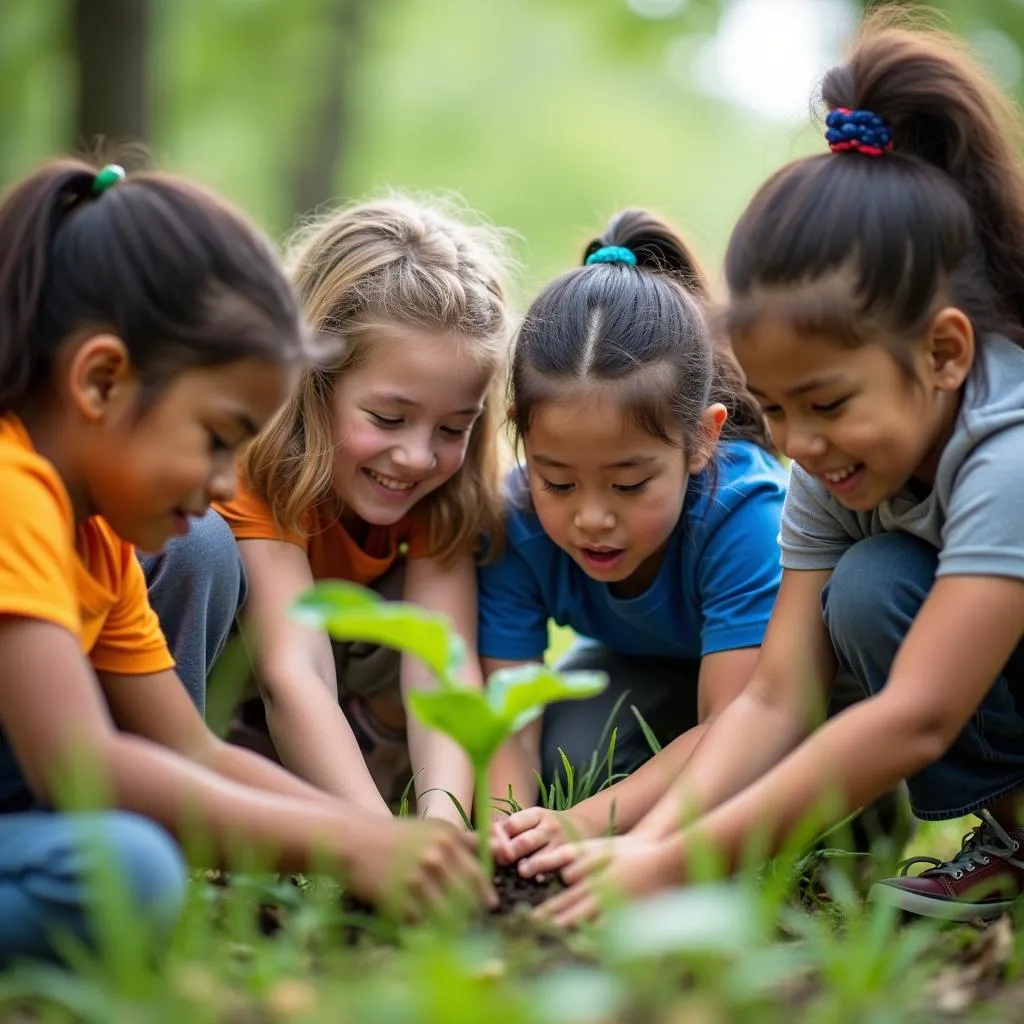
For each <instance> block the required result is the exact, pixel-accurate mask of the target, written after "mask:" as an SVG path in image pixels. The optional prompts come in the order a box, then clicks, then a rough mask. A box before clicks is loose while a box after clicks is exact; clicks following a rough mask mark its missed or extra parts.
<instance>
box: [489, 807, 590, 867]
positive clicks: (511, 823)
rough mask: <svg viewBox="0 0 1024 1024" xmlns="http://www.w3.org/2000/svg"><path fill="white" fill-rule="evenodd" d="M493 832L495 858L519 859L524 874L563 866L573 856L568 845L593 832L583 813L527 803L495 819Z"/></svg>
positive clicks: (504, 861) (513, 861)
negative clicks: (569, 852) (507, 814)
mask: <svg viewBox="0 0 1024 1024" xmlns="http://www.w3.org/2000/svg"><path fill="white" fill-rule="evenodd" d="M491 834H492V842H493V847H494V859H495V861H497V863H499V864H516V863H517V862H518V870H519V874H520V875H522V876H523V877H524V878H533V877H535V876H536V875H539V874H548V873H550V872H553V871H558V870H560V869H561V868H562V867H564V866H565V865H566V864H568V863H569V861H570V860H571V859H572V856H571V855H568V854H567V853H566V850H565V847H566V846H567V845H568V844H569V843H571V842H574V841H576V840H581V839H591V838H593V836H594V832H593V830H592V829H591V828H590V827H589V826H588V825H587V824H586V822H584V821H582V820H581V816H580V815H576V814H573V813H572V811H549V810H547V809H546V808H544V807H527V808H525V809H524V810H522V811H516V813H515V814H510V815H509V816H508V817H507V818H502V819H500V820H498V821H495V822H494V825H493V827H492V830H491Z"/></svg>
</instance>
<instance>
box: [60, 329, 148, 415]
mask: <svg viewBox="0 0 1024 1024" xmlns="http://www.w3.org/2000/svg"><path fill="white" fill-rule="evenodd" d="M67 382H68V397H69V398H70V399H71V402H72V404H73V405H74V407H75V409H76V410H77V411H78V412H79V414H80V415H81V416H82V417H83V419H85V420H86V421H87V422H89V423H99V422H102V421H103V420H104V419H107V418H109V416H110V415H111V414H112V413H114V412H116V411H118V410H119V409H120V408H122V407H124V406H126V405H127V404H129V403H133V402H134V401H135V398H136V397H137V395H138V387H139V384H138V378H137V377H136V375H135V371H134V369H133V367H132V361H131V357H130V356H129V355H128V349H127V347H126V346H125V343H124V342H123V341H122V340H121V339H120V338H119V337H117V335H116V334H94V335H92V336H90V337H88V338H86V339H85V341H83V342H81V344H80V345H79V346H78V347H77V348H76V349H75V350H74V352H73V353H72V355H71V360H70V364H69V366H68V375H67Z"/></svg>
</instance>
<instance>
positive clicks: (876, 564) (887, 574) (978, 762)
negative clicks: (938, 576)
mask: <svg viewBox="0 0 1024 1024" xmlns="http://www.w3.org/2000/svg"><path fill="white" fill-rule="evenodd" d="M937 566H938V551H937V550H936V549H935V548H934V547H932V546H931V545H930V544H927V543H925V542H924V541H921V540H918V539H917V538H916V537H912V536H910V535H909V534H905V533H886V534H879V535H877V536H874V537H869V538H867V539H866V540H862V541H858V542H857V543H856V544H854V545H853V547H851V548H849V549H848V550H847V551H846V553H845V554H844V555H843V557H842V558H841V559H840V560H839V563H838V564H837V565H836V567H835V570H834V571H833V573H832V576H831V578H830V580H829V582H828V584H827V585H826V587H825V589H824V591H823V593H822V614H823V616H824V620H825V624H826V626H827V628H828V631H829V634H830V636H831V638H832V644H833V646H834V647H835V650H836V655H837V657H838V658H839V662H840V664H841V665H842V667H843V668H844V669H845V670H846V671H847V672H849V673H850V674H852V675H853V676H855V677H856V678H857V679H858V680H859V681H860V683H861V685H862V686H863V687H864V688H865V690H866V691H867V692H868V693H871V694H875V693H878V692H879V691H880V690H881V689H882V687H883V686H884V685H885V683H886V680H887V679H888V677H889V672H890V669H891V668H892V664H893V662H894V661H895V659H896V653H897V651H898V649H899V646H900V644H901V643H902V642H903V638H904V637H905V636H906V634H907V631H908V630H909V629H910V626H911V624H912V623H913V621H914V619H915V617H916V616H917V613H918V611H919V610H920V608H921V605H922V604H923V603H924V601H925V598H926V597H927V596H928V592H929V591H930V590H931V588H932V585H933V584H934V582H935V571H936V568H937ZM965 656H967V657H969V656H970V654H969V652H965ZM1022 785H1024V645H1022V646H1020V647H1018V648H1017V650H1016V651H1015V652H1014V654H1013V656H1012V657H1011V659H1010V661H1009V662H1008V663H1007V665H1006V666H1005V668H1004V670H1003V674H1002V675H1001V676H1000V677H999V678H998V679H996V680H995V682H994V683H993V684H992V687H991V689H990V690H989V692H988V694H987V695H986V696H985V699H984V700H983V701H982V703H981V706H980V707H979V708H978V710H977V711H976V712H975V714H974V715H973V716H972V718H971V720H970V722H968V724H967V726H966V727H965V728H964V730H963V731H962V732H961V733H960V735H959V736H958V737H957V739H956V740H955V741H954V743H953V746H952V747H951V748H950V749H949V750H948V751H947V752H946V753H945V754H944V755H943V756H942V757H941V758H940V759H939V760H938V761H936V762H935V763H934V764H931V765H929V766H928V767H927V768H925V769H923V770H922V771H920V772H918V774H917V775H915V776H913V777H912V778H910V779H908V780H907V787H908V789H909V791H910V802H911V806H912V807H913V811H914V814H915V815H917V817H919V818H924V819H930V820H943V819H948V818H957V817H960V816H961V815H964V814H969V813H971V812H972V811H976V810H978V809H980V808H982V807H985V806H987V805H988V804H990V803H992V802H993V801H995V800H997V799H999V798H1000V797H1002V796H1005V795H1006V794H1007V793H1010V792H1012V791H1013V790H1015V789H1017V788H1018V787H1020V786H1022Z"/></svg>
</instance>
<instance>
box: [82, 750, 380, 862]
mask: <svg viewBox="0 0 1024 1024" xmlns="http://www.w3.org/2000/svg"><path fill="white" fill-rule="evenodd" d="M101 763H103V765H104V767H105V769H106V775H107V777H108V778H109V779H110V780H111V783H112V786H113V792H114V798H115V802H116V804H117V806H119V807H121V808H123V809H125V810H129V811H135V812H137V813H139V814H141V815H144V816H145V817H147V818H151V819H153V820H154V821H157V822H158V823H160V824H161V825H163V826H164V827H165V828H166V829H168V831H170V832H171V833H172V834H174V835H175V836H177V837H178V838H179V839H180V840H181V841H182V842H183V843H185V845H186V846H190V845H192V844H190V843H189V840H190V839H193V838H195V839H198V840H200V842H198V843H197V844H195V845H196V846H197V847H198V848H199V849H204V850H208V851H209V853H210V854H211V855H212V856H213V857H214V858H215V860H216V862H217V863H223V862H229V861H230V860H231V858H232V855H233V854H237V852H238V850H239V849H244V848H247V847H252V848H256V849H258V850H260V851H262V852H263V853H264V855H265V857H266V864H267V866H268V867H269V868H273V869H276V870H281V871H303V870H308V869H310V868H313V867H316V866H318V865H320V866H324V867H328V868H334V869H344V867H345V865H346V863H347V861H348V857H349V854H350V852H351V851H350V850H349V849H347V847H346V846H345V845H344V844H345V837H346V836H355V835H358V831H359V825H360V821H361V820H362V819H364V818H365V815H366V812H365V811H360V810H358V809H356V808H351V807H349V808H346V807H345V806H343V805H340V804H335V805H334V806H333V807H329V806H328V804H327V802H326V801H325V800H322V799H317V800H304V799H302V798H300V797H298V796H296V795H277V794H273V793H268V792H265V791H260V790H256V789H253V788H251V787H250V786H246V785H242V784H241V783H239V782H236V781H233V780H231V779H227V778H224V777H223V776H220V775H216V774H214V773H213V772H211V771H209V770H208V769H206V768H203V767H202V766H200V765H197V764H195V763H194V762H191V761H188V760H186V759H185V758H182V757H180V756H179V755H177V754H175V753H173V752H171V751H168V750H165V749H164V748H162V747H158V746H156V745H155V744H152V743H150V742H148V741H146V740H142V739H138V738H136V737H132V736H125V735H122V736H121V737H119V738H118V739H117V740H116V741H115V742H113V743H112V744H111V746H110V748H109V750H108V751H107V752H106V755H105V756H103V757H102V758H101ZM325 858H326V859H325Z"/></svg>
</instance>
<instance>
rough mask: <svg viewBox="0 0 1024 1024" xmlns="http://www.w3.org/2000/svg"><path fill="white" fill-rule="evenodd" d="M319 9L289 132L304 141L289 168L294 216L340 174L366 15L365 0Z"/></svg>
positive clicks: (326, 3)
mask: <svg viewBox="0 0 1024 1024" xmlns="http://www.w3.org/2000/svg"><path fill="white" fill-rule="evenodd" d="M376 6H378V7H379V0H378V3H377V4H376ZM320 7H321V17H320V20H319V23H320V32H319V33H318V35H317V36H316V38H315V39H314V40H313V41H312V42H313V44H314V45H313V46H311V49H313V50H314V52H312V53H311V54H310V55H309V58H310V59H309V60H308V63H307V68H308V73H309V81H310V83H311V100H310V102H309V104H308V107H307V110H306V113H305V117H304V118H302V119H301V121H300V124H299V125H297V126H296V128H295V129H294V131H295V134H294V136H293V137H297V138H299V139H302V140H303V144H302V145H300V146H299V147H298V148H297V149H296V151H295V161H294V163H293V165H292V167H291V168H290V179H291V180H290V182H289V189H288V191H289V205H290V207H291V213H292V215H293V216H297V215H299V214H301V213H303V212H304V211H306V210H312V209H314V208H315V207H316V206H318V205H319V204H320V203H323V202H324V201H325V200H326V199H327V198H328V197H330V196H331V195H332V194H333V193H334V189H335V186H336V182H337V180H338V178H339V177H343V175H344V165H345V157H346V155H347V152H348V148H349V145H350V143H351V138H350V129H351V124H352V106H353V95H352V93H353V89H354V85H355V78H356V75H355V72H356V70H357V68H358V61H359V54H360V52H362V50H363V49H364V44H365V42H366V30H367V18H368V16H369V14H370V11H369V7H370V4H369V2H368V0H322V2H321V4H320Z"/></svg>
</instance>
